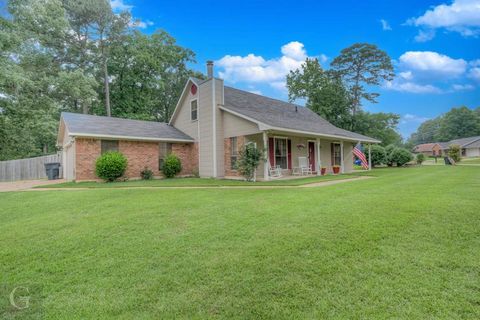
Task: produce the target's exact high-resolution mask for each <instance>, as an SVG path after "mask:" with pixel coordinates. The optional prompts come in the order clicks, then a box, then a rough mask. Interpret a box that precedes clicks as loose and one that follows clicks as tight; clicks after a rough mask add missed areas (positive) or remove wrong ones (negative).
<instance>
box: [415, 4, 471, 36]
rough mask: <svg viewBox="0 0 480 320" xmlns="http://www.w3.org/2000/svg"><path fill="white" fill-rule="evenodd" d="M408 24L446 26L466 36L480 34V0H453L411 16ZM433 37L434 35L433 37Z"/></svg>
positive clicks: (431, 26)
mask: <svg viewBox="0 0 480 320" xmlns="http://www.w3.org/2000/svg"><path fill="white" fill-rule="evenodd" d="M407 24H410V25H414V26H418V27H425V28H429V29H438V28H445V29H447V30H449V31H453V32H458V33H460V34H461V35H463V36H465V37H470V36H477V35H478V34H480V0H453V2H452V3H451V4H441V5H438V6H435V7H433V8H431V9H430V10H427V11H426V12H425V13H424V14H423V15H422V16H420V17H417V18H411V19H409V20H408V21H407ZM432 38H433V37H432Z"/></svg>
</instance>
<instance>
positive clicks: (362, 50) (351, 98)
mask: <svg viewBox="0 0 480 320" xmlns="http://www.w3.org/2000/svg"><path fill="white" fill-rule="evenodd" d="M394 76H395V75H394V72H393V65H392V61H391V58H390V57H389V56H388V54H387V53H386V52H385V51H383V50H381V49H379V48H378V47H377V46H375V45H373V44H369V43H356V44H353V45H352V46H350V47H348V48H345V49H343V50H342V51H341V52H340V55H339V56H338V57H336V58H335V59H333V61H332V63H331V64H330V69H328V70H325V69H323V68H322V66H321V65H320V62H319V61H318V59H316V58H313V59H307V60H306V61H305V63H303V64H302V66H301V67H300V68H299V69H298V70H294V71H291V72H290V73H289V74H288V76H287V88H288V92H289V98H290V100H291V101H294V100H296V99H304V100H305V101H306V107H308V108H310V109H312V110H313V111H314V112H316V113H317V114H319V115H320V116H321V117H323V118H324V119H326V120H328V121H329V122H331V123H332V124H334V125H336V126H337V127H340V128H343V129H347V130H350V131H355V132H358V133H361V134H364V135H367V136H371V137H375V138H377V139H379V140H381V141H382V145H384V146H387V145H397V146H400V145H402V137H401V135H400V134H399V133H398V130H397V125H398V122H399V120H400V115H398V114H395V113H384V112H378V113H370V112H366V111H364V110H362V104H363V102H364V101H369V102H372V103H377V98H378V97H379V95H380V94H379V93H377V92H371V90H372V89H373V88H375V87H376V86H379V85H380V84H381V82H382V81H391V80H393V77H394Z"/></svg>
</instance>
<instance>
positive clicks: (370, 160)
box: [368, 143, 436, 170]
mask: <svg viewBox="0 0 480 320" xmlns="http://www.w3.org/2000/svg"><path fill="white" fill-rule="evenodd" d="M371 146H372V144H371V143H369V144H368V170H372V150H371V149H372V148H371ZM435 160H436V159H435Z"/></svg>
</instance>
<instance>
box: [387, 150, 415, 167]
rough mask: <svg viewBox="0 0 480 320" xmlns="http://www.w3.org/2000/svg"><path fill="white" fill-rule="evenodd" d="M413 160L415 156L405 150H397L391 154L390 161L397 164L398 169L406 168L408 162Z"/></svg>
mask: <svg viewBox="0 0 480 320" xmlns="http://www.w3.org/2000/svg"><path fill="white" fill-rule="evenodd" d="M412 160H413V155H412V154H411V153H410V151H408V150H407V149H404V148H395V149H393V151H392V153H391V154H390V161H391V162H392V163H395V164H396V165H397V167H401V166H404V165H405V164H407V163H408V162H410V161H412Z"/></svg>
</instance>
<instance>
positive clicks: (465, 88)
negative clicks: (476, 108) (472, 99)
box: [452, 84, 475, 91]
mask: <svg viewBox="0 0 480 320" xmlns="http://www.w3.org/2000/svg"><path fill="white" fill-rule="evenodd" d="M473 89H475V87H474V86H473V85H471V84H453V85H452V91H469V90H473Z"/></svg>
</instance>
